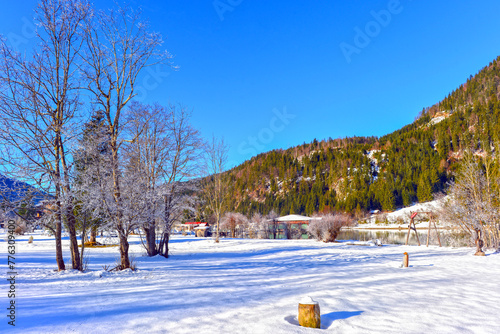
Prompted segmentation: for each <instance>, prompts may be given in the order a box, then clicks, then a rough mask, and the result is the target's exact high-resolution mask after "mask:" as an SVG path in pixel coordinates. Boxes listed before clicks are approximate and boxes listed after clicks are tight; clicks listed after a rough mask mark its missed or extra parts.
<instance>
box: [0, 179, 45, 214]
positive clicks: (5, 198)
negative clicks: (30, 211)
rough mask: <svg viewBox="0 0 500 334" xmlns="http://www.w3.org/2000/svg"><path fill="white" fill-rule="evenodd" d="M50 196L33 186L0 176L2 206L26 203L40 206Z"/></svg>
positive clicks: (0, 201) (0, 200)
mask: <svg viewBox="0 0 500 334" xmlns="http://www.w3.org/2000/svg"><path fill="white" fill-rule="evenodd" d="M47 197H50V196H49V195H47V194H45V193H43V192H41V191H39V190H38V189H36V188H34V187H33V186H31V185H29V184H27V183H24V182H20V181H17V180H13V179H11V178H8V177H6V176H4V175H2V174H0V204H2V203H3V204H5V203H20V202H26V203H28V202H29V203H31V204H32V205H35V206H36V205H38V204H40V202H41V201H43V200H44V199H47Z"/></svg>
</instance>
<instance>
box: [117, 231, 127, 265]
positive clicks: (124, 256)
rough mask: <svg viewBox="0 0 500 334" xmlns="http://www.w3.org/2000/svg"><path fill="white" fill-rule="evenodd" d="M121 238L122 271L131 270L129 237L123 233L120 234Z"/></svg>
mask: <svg viewBox="0 0 500 334" xmlns="http://www.w3.org/2000/svg"><path fill="white" fill-rule="evenodd" d="M118 233H119V236H120V269H121V270H124V269H128V268H130V259H129V257H128V248H129V244H128V240H127V236H126V235H125V234H124V233H121V231H119V232H118Z"/></svg>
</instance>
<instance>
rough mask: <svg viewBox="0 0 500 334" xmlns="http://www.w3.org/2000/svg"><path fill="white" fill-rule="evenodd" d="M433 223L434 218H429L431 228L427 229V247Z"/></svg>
mask: <svg viewBox="0 0 500 334" xmlns="http://www.w3.org/2000/svg"><path fill="white" fill-rule="evenodd" d="M431 223H432V218H429V228H428V229H427V244H426V246H427V247H429V238H430V237H431Z"/></svg>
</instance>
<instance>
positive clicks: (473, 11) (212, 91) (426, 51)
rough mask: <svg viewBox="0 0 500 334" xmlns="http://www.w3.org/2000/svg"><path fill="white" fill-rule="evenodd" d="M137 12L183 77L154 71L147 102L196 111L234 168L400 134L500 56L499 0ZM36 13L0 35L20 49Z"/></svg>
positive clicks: (168, 3)
mask: <svg viewBox="0 0 500 334" xmlns="http://www.w3.org/2000/svg"><path fill="white" fill-rule="evenodd" d="M130 2H131V3H132V4H133V6H138V5H139V4H140V5H141V6H142V8H143V11H144V16H145V17H147V18H148V19H149V20H150V22H151V25H152V28H153V29H154V30H156V31H159V32H161V33H162V34H163V36H164V37H165V47H166V48H167V49H168V50H169V51H170V52H171V53H172V54H173V55H174V56H175V58H174V63H175V64H176V65H178V66H179V67H180V69H179V70H178V71H171V70H168V71H166V70H162V69H157V70H155V71H154V72H153V73H149V74H148V73H146V75H145V77H144V78H142V79H141V80H143V84H142V86H143V88H144V92H145V94H143V96H142V99H143V100H144V101H145V102H156V101H157V102H160V103H164V104H166V103H181V104H183V105H185V106H187V107H189V108H190V109H192V110H193V123H194V125H195V126H196V127H197V128H199V129H200V130H201V132H202V134H203V135H204V136H205V137H207V138H208V137H210V136H211V135H212V134H215V135H216V136H223V137H224V138H225V140H226V142H227V143H229V144H230V146H231V150H230V160H231V164H232V165H234V164H238V163H241V162H243V161H244V160H246V159H249V158H251V156H252V155H253V154H255V153H261V152H265V151H269V150H272V149H274V148H288V147H290V146H295V145H298V144H302V143H303V142H311V141H312V140H313V139H314V138H317V139H318V140H320V139H325V138H328V137H332V138H337V137H346V136H353V135H361V136H370V135H375V136H382V135H384V134H387V133H390V132H392V131H394V130H396V129H399V128H401V127H402V126H404V125H406V124H408V123H411V122H412V121H413V119H414V118H415V116H416V115H417V114H418V112H419V111H420V110H422V108H423V107H426V106H430V105H432V104H434V103H436V102H438V101H439V100H441V99H442V98H443V97H444V96H446V95H447V94H448V93H449V92H451V91H452V90H453V89H455V88H456V87H458V86H459V85H460V84H461V83H463V82H464V81H465V80H466V78H467V77H468V76H469V75H471V74H475V73H477V71H478V70H480V69H481V68H482V67H483V66H485V65H487V64H488V63H489V62H490V61H491V60H493V59H494V58H495V57H496V56H498V55H499V54H500V33H499V32H500V20H499V19H498V14H499V13H500V2H499V1H498V0H485V1H423V0H421V1H418V0H413V1H411V0H400V1H392V0H391V1H388V0H387V1H386V0H384V1H355V0H349V1H347V0H346V1H333V0H332V1H298V0H289V1H269V0H242V1H241V0H220V1H214V0H195V1H186V0H165V1H153V0H141V1H133V0H132V1H130ZM35 3H36V1H34V0H23V1H4V2H3V3H2V11H1V13H0V33H1V34H4V35H7V36H10V38H11V39H13V41H14V43H17V44H18V46H19V48H21V49H22V48H23V47H26V46H28V45H29V44H30V38H29V37H30V25H29V22H30V20H31V17H32V9H33V7H34V5H35ZM95 4H96V6H97V7H99V8H106V7H110V6H112V4H113V1H112V0H96V1H95ZM374 13H375V15H374ZM387 13H389V14H390V17H389V15H387ZM376 17H377V18H376ZM377 19H378V21H377ZM359 31H361V33H359ZM23 36H24V37H27V38H26V39H23V38H24V37H23ZM16 38H17V39H16ZM343 50H344V51H343ZM346 55H347V56H346ZM277 115H278V116H277Z"/></svg>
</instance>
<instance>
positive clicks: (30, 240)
mask: <svg viewBox="0 0 500 334" xmlns="http://www.w3.org/2000/svg"><path fill="white" fill-rule="evenodd" d="M28 243H29V244H32V243H33V236H32V235H30V238H29V239H28Z"/></svg>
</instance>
